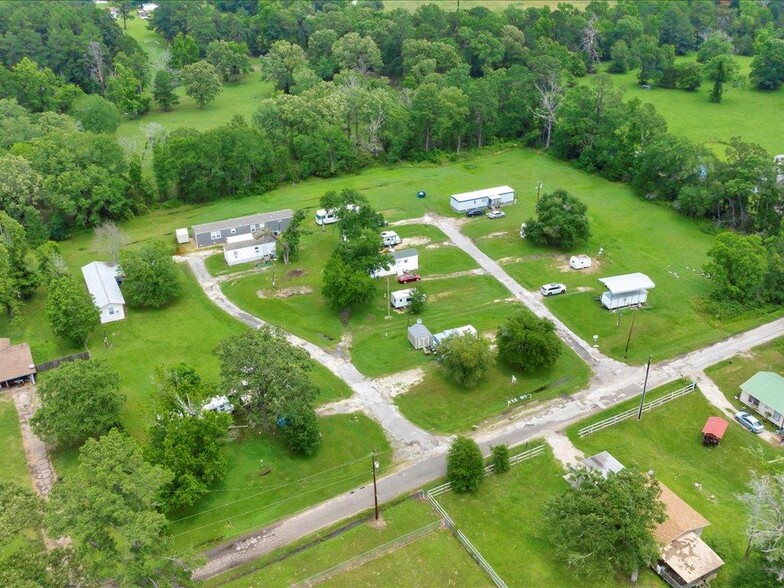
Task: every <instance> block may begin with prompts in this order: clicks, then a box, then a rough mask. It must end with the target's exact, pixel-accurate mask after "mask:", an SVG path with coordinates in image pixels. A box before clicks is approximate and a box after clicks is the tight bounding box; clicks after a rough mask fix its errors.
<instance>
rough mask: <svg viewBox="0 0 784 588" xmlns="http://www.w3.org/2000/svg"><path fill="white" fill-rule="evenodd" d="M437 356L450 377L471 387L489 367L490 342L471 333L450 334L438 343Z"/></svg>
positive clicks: (465, 386) (461, 384) (464, 385)
mask: <svg viewBox="0 0 784 588" xmlns="http://www.w3.org/2000/svg"><path fill="white" fill-rule="evenodd" d="M438 357H439V361H440V362H441V365H442V366H444V370H446V373H447V376H448V377H449V378H450V379H452V380H454V381H455V382H456V383H457V384H459V385H460V386H463V387H464V388H472V387H474V386H476V384H477V383H478V382H479V380H481V379H482V376H484V375H485V372H486V371H487V369H488V368H489V367H490V359H491V355H490V344H489V343H488V342H487V340H486V339H485V338H484V337H477V336H476V335H473V334H471V333H466V334H464V335H452V336H451V337H447V338H446V339H445V340H444V341H442V342H441V343H440V344H439V346H438Z"/></svg>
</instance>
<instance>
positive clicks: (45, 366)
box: [35, 351, 90, 373]
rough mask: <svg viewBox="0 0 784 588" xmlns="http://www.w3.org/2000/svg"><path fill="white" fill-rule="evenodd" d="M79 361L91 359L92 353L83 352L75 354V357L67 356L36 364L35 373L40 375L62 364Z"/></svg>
mask: <svg viewBox="0 0 784 588" xmlns="http://www.w3.org/2000/svg"><path fill="white" fill-rule="evenodd" d="M77 359H90V352H89V351H82V352H81V353H74V354H73V355H67V356H66V357H60V358H58V359H53V360H52V361H45V362H43V363H39V364H36V366H35V371H36V372H38V373H41V372H47V371H49V370H53V369H54V368H56V367H57V366H58V365H60V364H61V363H66V362H68V361H76V360H77Z"/></svg>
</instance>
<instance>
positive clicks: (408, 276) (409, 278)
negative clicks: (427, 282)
mask: <svg viewBox="0 0 784 588" xmlns="http://www.w3.org/2000/svg"><path fill="white" fill-rule="evenodd" d="M421 279H422V278H420V277H419V274H412V273H410V272H403V273H402V274H400V275H398V277H397V283H398V284H410V283H411V282H418V281H419V280H421Z"/></svg>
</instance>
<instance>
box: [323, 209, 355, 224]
mask: <svg viewBox="0 0 784 588" xmlns="http://www.w3.org/2000/svg"><path fill="white" fill-rule="evenodd" d="M346 209H347V210H357V207H356V206H355V205H354V204H347V205H346ZM339 212H340V209H332V208H330V209H329V210H324V209H323V208H319V209H318V210H317V211H316V224H317V225H319V226H323V225H331V224H332V223H336V222H338V221H339V220H340V215H339V214H338V213H339Z"/></svg>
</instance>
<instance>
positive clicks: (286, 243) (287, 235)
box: [278, 208, 305, 265]
mask: <svg viewBox="0 0 784 588" xmlns="http://www.w3.org/2000/svg"><path fill="white" fill-rule="evenodd" d="M304 220H305V211H304V210H302V209H301V208H300V209H298V210H296V211H295V212H294V216H292V217H291V220H290V221H289V224H288V226H287V227H286V230H285V231H283V234H281V236H280V238H279V239H278V244H279V245H280V249H281V252H282V254H283V263H285V264H286V265H288V264H289V262H290V261H291V260H293V259H297V256H298V254H299V242H300V239H301V238H302V228H301V226H302V221H304Z"/></svg>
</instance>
